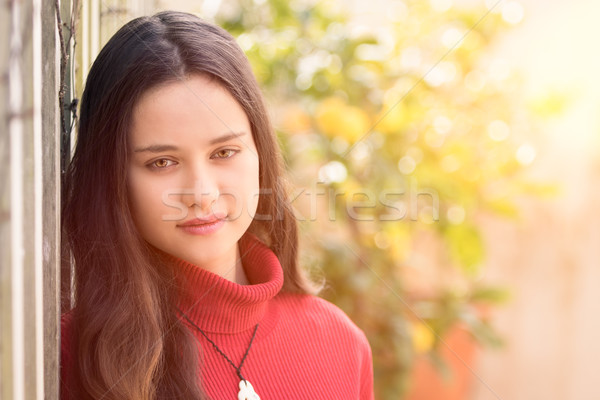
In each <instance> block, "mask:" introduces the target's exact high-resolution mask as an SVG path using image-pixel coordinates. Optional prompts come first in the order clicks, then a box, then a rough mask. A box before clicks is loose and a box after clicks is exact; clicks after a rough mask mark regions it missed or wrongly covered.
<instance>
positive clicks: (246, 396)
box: [177, 309, 260, 400]
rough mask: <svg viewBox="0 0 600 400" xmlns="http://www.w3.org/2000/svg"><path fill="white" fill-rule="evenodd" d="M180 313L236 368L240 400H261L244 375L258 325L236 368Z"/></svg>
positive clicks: (183, 314) (190, 321)
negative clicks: (243, 369)
mask: <svg viewBox="0 0 600 400" xmlns="http://www.w3.org/2000/svg"><path fill="white" fill-rule="evenodd" d="M177 310H178V311H179V313H180V314H181V315H182V316H183V318H185V319H186V321H187V322H189V323H190V324H191V325H192V326H193V327H194V328H196V329H197V330H198V332H200V333H201V334H202V336H204V338H205V339H206V340H208V342H209V343H210V344H211V345H212V346H213V347H214V348H215V350H216V351H217V352H218V353H219V354H220V355H222V356H223V357H224V358H225V360H227V362H228V363H229V364H231V366H232V367H233V368H235V372H237V376H238V377H239V378H240V384H239V387H240V391H239V393H238V400H260V397H258V394H256V392H255V391H254V388H253V387H252V384H251V383H250V382H248V380H247V379H246V378H244V376H243V375H242V366H243V365H244V361H246V357H248V353H249V352H250V348H251V347H252V343H253V342H254V338H255V337H256V331H257V330H258V324H256V326H255V327H254V332H253V333H252V338H251V339H250V343H249V344H248V348H247V349H246V352H245V353H244V357H242V361H240V365H239V366H236V365H235V364H234V363H233V361H231V360H230V359H229V357H227V355H225V353H223V350H221V349H220V348H219V346H217V344H216V343H215V342H213V341H212V340H211V339H210V338H209V337H208V336H207V335H206V333H204V331H203V330H202V329H200V327H199V326H198V325H196V324H195V323H194V322H193V321H192V320H191V319H190V318H189V317H188V316H187V315H185V313H184V312H183V311H181V310H179V309H177Z"/></svg>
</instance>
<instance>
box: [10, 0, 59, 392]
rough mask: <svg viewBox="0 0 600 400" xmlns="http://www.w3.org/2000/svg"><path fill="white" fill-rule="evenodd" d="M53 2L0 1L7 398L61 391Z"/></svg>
mask: <svg viewBox="0 0 600 400" xmlns="http://www.w3.org/2000/svg"><path fill="white" fill-rule="evenodd" d="M54 21H55V14H54V7H53V2H48V1H45V2H44V4H42V0H12V1H7V2H6V3H5V4H4V7H2V8H1V9H0V26H2V27H3V28H2V29H3V30H4V29H6V30H4V31H3V32H2V36H1V39H0V41H1V42H3V43H2V46H0V47H2V48H3V49H6V51H0V71H1V72H2V82H1V85H0V98H1V99H0V123H1V124H2V125H3V127H2V129H1V130H0V132H1V133H0V162H2V165H3V166H4V168H2V169H0V186H1V187H2V190H1V193H0V289H1V290H0V318H1V324H2V329H0V397H1V398H2V399H6V400H9V399H15V400H22V399H27V400H29V399H35V400H42V399H56V398H58V310H57V304H58V295H59V293H58V290H57V285H56V284H57V282H58V280H57V273H58V265H59V264H58V259H57V254H58V253H57V252H58V248H59V236H58V229H59V225H60V221H59V212H58V210H59V197H58V189H59V185H58V169H57V168H56V166H57V162H58V157H59V154H58V146H57V145H56V140H57V137H58V136H57V132H59V131H58V130H57V110H58V108H57V107H58V103H57V101H56V99H57V90H56V89H57V88H56V72H57V64H56V42H55V40H54V38H55V34H56V28H55V27H56V25H55V22H54Z"/></svg>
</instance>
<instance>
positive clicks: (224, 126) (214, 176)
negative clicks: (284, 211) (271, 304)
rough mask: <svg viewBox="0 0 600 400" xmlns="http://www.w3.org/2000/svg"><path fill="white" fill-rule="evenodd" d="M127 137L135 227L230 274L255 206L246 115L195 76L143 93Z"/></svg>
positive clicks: (253, 157)
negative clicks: (238, 244)
mask: <svg viewBox="0 0 600 400" xmlns="http://www.w3.org/2000/svg"><path fill="white" fill-rule="evenodd" d="M132 122H133V124H132V129H131V132H130V135H131V136H130V149H131V150H130V151H131V161H130V163H129V170H128V190H129V197H130V204H131V209H132V214H133V217H134V221H135V224H136V226H137V228H138V230H139V232H140V233H141V235H142V237H143V238H144V239H145V240H146V241H148V242H149V243H150V244H151V245H153V246H154V247H156V248H158V249H160V250H162V251H164V252H166V253H169V254H171V255H173V256H175V257H178V258H180V259H183V260H186V261H188V262H191V263H193V264H196V265H199V266H201V267H203V268H205V269H208V270H210V271H212V272H214V273H217V274H220V275H225V274H228V273H229V274H230V273H231V271H232V269H233V267H234V266H235V265H236V262H237V261H238V250H237V242H238V240H239V239H240V238H241V236H242V235H243V234H244V232H246V230H247V228H248V226H249V225H250V223H251V222H252V219H253V217H254V214H255V213H256V207H257V204H258V193H259V177H258V168H259V167H258V154H257V151H256V146H255V144H254V140H253V138H252V132H251V129H250V123H249V121H248V117H247V116H246V113H245V112H244V110H243V109H242V107H241V106H240V105H239V104H238V102H237V101H236V100H235V99H234V98H233V97H232V95H231V94H230V93H229V92H228V91H227V90H226V89H224V88H223V87H221V85H219V84H218V83H216V82H215V81H210V80H209V79H207V78H206V77H202V76H198V75H194V76H191V77H189V78H187V79H185V80H183V81H178V82H175V83H168V84H165V85H162V86H159V87H158V88H155V89H152V90H150V91H149V92H147V93H145V94H144V95H143V96H142V98H141V99H140V100H139V102H138V103H137V104H136V107H135V109H134V114H133V121H132Z"/></svg>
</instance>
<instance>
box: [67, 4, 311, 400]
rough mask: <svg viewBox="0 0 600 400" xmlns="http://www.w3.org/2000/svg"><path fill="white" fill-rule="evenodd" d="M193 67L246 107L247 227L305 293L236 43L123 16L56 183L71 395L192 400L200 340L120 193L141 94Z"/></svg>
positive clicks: (207, 28)
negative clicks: (66, 255) (253, 199)
mask: <svg viewBox="0 0 600 400" xmlns="http://www.w3.org/2000/svg"><path fill="white" fill-rule="evenodd" d="M192 74H203V75H205V76H210V77H211V78H212V79H215V80H216V81H217V82H219V83H220V84H221V85H222V86H223V87H224V88H226V89H227V90H228V91H229V92H230V93H231V94H232V95H233V97H234V98H235V99H236V100H237V101H238V102H239V104H240V105H241V106H242V108H243V109H244V110H245V112H246V114H247V116H248V119H249V121H250V125H251V128H252V134H253V138H254V141H255V144H256V148H257V151H258V157H259V175H260V187H261V189H266V190H263V193H266V194H267V195H265V194H261V196H260V198H259V203H258V210H257V215H260V216H262V217H261V218H255V220H254V221H253V222H252V223H251V225H250V228H249V229H248V231H249V232H251V233H253V234H255V235H256V236H258V237H259V238H260V239H261V240H262V241H263V242H264V243H265V244H266V245H267V246H269V247H270V248H271V249H272V250H273V251H274V253H275V254H276V255H277V257H278V258H279V260H280V261H281V264H282V267H283V270H284V287H283V290H286V291H294V292H301V293H307V292H310V291H312V289H311V285H310V284H309V283H308V280H307V279H306V278H305V276H304V274H303V273H302V271H301V270H300V269H299V267H298V265H297V248H298V238H297V227H296V220H295V218H294V216H293V212H292V209H291V205H290V204H289V201H288V199H287V193H286V184H285V180H284V179H283V162H282V158H281V155H280V152H279V147H278V144H277V140H276V137H275V133H274V131H273V128H272V126H271V124H270V122H269V119H268V114H267V112H266V109H265V105H264V101H263V98H262V95H261V92H260V90H259V87H258V85H257V83H256V80H255V78H254V75H253V74H252V70H251V68H250V65H249V63H248V60H247V59H246V57H245V55H244V53H243V51H242V50H241V49H240V48H239V46H238V45H237V44H236V42H235V40H234V39H233V37H232V36H231V35H229V34H228V33H227V32H226V31H224V30H223V29H221V28H219V27H217V26H215V25H212V24H209V23H206V22H204V21H202V20H201V19H199V18H197V17H195V16H193V15H191V14H187V13H181V12H161V13H158V14H156V15H154V16H151V17H142V18H137V19H135V20H132V21H131V22H129V23H127V24H126V25H125V26H123V27H122V28H121V29H120V30H119V31H118V32H117V33H116V34H115V35H114V36H113V37H112V38H111V39H110V41H109V42H108V43H107V44H106V46H105V47H104V48H103V49H102V51H101V52H100V54H99V55H98V57H97V59H96V61H95V62H94V64H93V66H92V68H91V70H90V72H89V75H88V78H87V83H86V87H85V91H84V93H83V97H82V101H81V117H80V122H79V132H78V138H77V145H76V149H75V153H74V156H73V159H72V161H71V164H70V166H69V169H68V171H67V174H66V179H65V185H64V192H63V193H64V194H63V196H64V203H63V204H64V206H63V230H64V233H65V238H66V241H67V244H68V246H69V248H70V250H71V252H72V255H73V258H74V260H75V308H74V309H73V311H72V313H73V319H72V327H71V329H72V332H73V334H72V336H73V351H74V352H75V356H74V357H73V361H72V371H70V373H71V375H72V378H73V381H74V382H73V383H74V387H73V388H71V390H72V391H73V392H74V393H75V396H76V398H78V399H98V398H102V399H157V398H178V399H200V398H205V397H206V396H205V395H204V393H203V390H202V384H201V382H200V381H199V368H200V361H199V357H198V354H199V353H198V344H197V343H196V342H195V339H194V337H193V336H192V334H191V333H190V332H189V331H188V329H187V328H186V327H184V326H183V325H182V324H181V323H180V322H178V320H177V318H176V316H175V314H174V312H173V302H174V301H175V297H176V295H177V293H176V286H175V285H172V284H169V282H173V279H172V278H173V277H172V276H169V275H168V274H169V272H168V268H160V266H159V259H160V257H157V256H156V255H155V254H154V253H153V251H152V249H151V248H150V246H149V245H148V244H147V243H146V242H145V241H144V240H143V239H142V238H141V236H140V235H139V233H138V232H137V230H136V227H135V225H134V223H133V219H132V216H131V213H130V209H129V202H128V196H127V175H126V173H124V171H127V165H128V162H129V161H128V160H129V154H128V153H129V147H128V131H129V128H130V123H131V116H132V113H133V109H134V106H135V104H136V102H137V101H138V99H139V98H140V96H141V95H142V94H143V93H145V92H146V91H147V90H149V89H150V88H153V87H156V86H157V85H161V84H165V83H168V82H173V81H177V80H182V79H185V77H186V76H189V75H192Z"/></svg>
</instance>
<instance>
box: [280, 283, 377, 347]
mask: <svg viewBox="0 0 600 400" xmlns="http://www.w3.org/2000/svg"><path fill="white" fill-rule="evenodd" d="M277 300H278V303H279V306H280V307H281V313H282V318H283V319H291V320H292V321H293V324H294V325H295V326H296V327H298V328H302V327H304V328H305V329H307V330H310V331H313V332H316V333H320V334H322V335H325V336H335V337H337V338H338V339H340V340H342V339H344V341H345V342H347V343H348V342H350V343H351V344H352V345H353V346H357V347H359V348H361V349H363V350H368V351H369V353H370V346H369V342H368V340H367V337H366V336H365V334H364V332H363V331H362V330H361V329H360V328H359V327H358V326H356V324H355V323H354V322H353V321H352V320H351V319H350V318H349V317H348V316H347V315H346V313H344V311H342V310H341V309H340V308H339V307H337V306H336V305H334V304H332V303H330V302H329V301H327V300H325V299H322V298H320V297H317V296H312V295H303V294H293V293H281V294H280V295H279V296H277Z"/></svg>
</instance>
